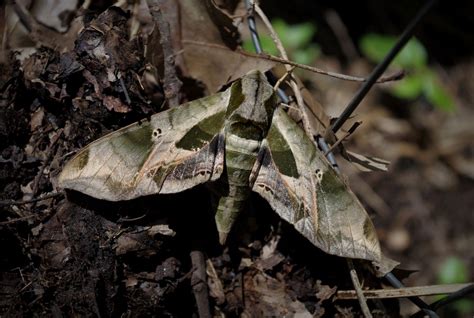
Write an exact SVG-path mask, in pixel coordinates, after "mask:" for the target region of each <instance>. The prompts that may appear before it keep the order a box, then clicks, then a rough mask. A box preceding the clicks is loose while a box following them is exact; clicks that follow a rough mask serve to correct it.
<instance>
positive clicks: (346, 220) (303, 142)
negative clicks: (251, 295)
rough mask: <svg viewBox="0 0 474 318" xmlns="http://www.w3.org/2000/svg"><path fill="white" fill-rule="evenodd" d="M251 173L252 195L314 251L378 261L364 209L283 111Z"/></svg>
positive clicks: (376, 245)
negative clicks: (272, 210)
mask: <svg viewBox="0 0 474 318" xmlns="http://www.w3.org/2000/svg"><path fill="white" fill-rule="evenodd" d="M253 171H254V175H253V176H251V182H252V181H253V180H255V182H254V184H253V191H255V192H257V193H259V194H260V195H261V196H262V197H263V198H264V199H265V200H267V201H268V203H269V204H270V206H271V207H272V208H273V209H274V210H275V211H276V212H277V213H278V214H279V215H280V216H281V217H282V218H283V219H285V220H286V221H288V222H289V223H291V224H293V225H294V226H295V228H296V229H297V230H298V231H299V232H300V233H302V234H303V235H304V236H305V237H306V238H308V239H309V240H310V241H311V242H312V243H313V244H315V245H316V246H317V247H319V248H320V249H322V250H323V251H325V252H327V253H329V254H334V255H338V256H342V257H349V258H360V259H366V260H380V258H381V252H380V247H379V242H378V239H377V237H376V234H375V229H374V226H373V224H372V222H371V220H370V218H369V216H368V215H367V213H366V211H365V209H364V208H363V207H362V205H361V203H360V202H359V201H358V200H357V198H356V196H355V195H354V194H353V193H352V192H351V191H350V189H349V188H348V187H347V186H346V184H345V183H344V181H343V180H341V178H340V177H339V176H338V175H337V174H336V173H335V172H334V170H333V169H332V168H330V165H329V163H328V162H327V161H326V158H325V157H324V155H323V154H322V153H321V152H320V151H319V150H318V149H317V148H316V147H315V145H314V143H313V142H312V141H311V140H310V139H309V137H308V136H307V135H306V134H305V133H304V131H303V130H302V129H301V128H300V127H299V126H298V125H297V124H296V123H295V122H294V121H292V120H291V119H290V118H289V117H288V115H287V114H286V113H285V112H284V111H283V110H282V109H281V108H279V109H277V110H276V111H275V113H274V116H273V121H272V125H271V127H270V130H269V133H268V136H267V138H266V140H264V142H263V144H262V149H261V153H260V157H259V160H258V161H257V163H256V166H255V167H254V169H253Z"/></svg>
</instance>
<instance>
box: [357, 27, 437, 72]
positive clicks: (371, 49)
mask: <svg viewBox="0 0 474 318" xmlns="http://www.w3.org/2000/svg"><path fill="white" fill-rule="evenodd" d="M396 41H397V38H396V37H394V36H390V35H380V34H374V33H370V34H367V35H365V36H364V37H362V39H361V41H360V44H359V47H360V49H361V51H362V53H363V54H364V55H365V56H366V57H367V58H368V59H370V60H372V61H373V62H376V63H378V62H380V61H382V59H383V58H384V57H385V55H387V53H388V52H389V51H390V49H391V48H392V47H393V46H394V45H395V43H396ZM427 60H428V55H427V53H426V50H425V48H424V46H423V45H422V44H421V43H420V42H419V41H418V40H417V39H414V38H413V39H411V40H410V41H408V43H407V44H406V45H405V47H404V48H403V49H402V50H401V51H400V53H399V54H398V55H397V57H396V58H395V60H394V61H393V62H392V63H393V65H396V66H399V67H404V68H410V69H413V68H415V69H416V68H423V67H424V66H426V64H427Z"/></svg>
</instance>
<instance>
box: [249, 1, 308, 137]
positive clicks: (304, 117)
mask: <svg viewBox="0 0 474 318" xmlns="http://www.w3.org/2000/svg"><path fill="white" fill-rule="evenodd" d="M254 10H255V12H256V13H257V14H258V16H259V17H260V19H262V21H263V23H264V24H265V27H266V28H267V29H268V31H269V32H270V36H271V38H272V39H273V42H275V45H276V47H277V49H278V52H280V55H281V56H282V57H283V58H284V59H285V60H288V54H287V53H286V50H285V47H284V46H283V43H281V40H280V38H279V37H278V34H277V33H276V31H275V29H273V26H272V24H271V22H270V20H268V18H267V16H266V15H265V13H264V12H263V11H262V9H261V8H260V6H259V5H258V4H257V3H255V4H254ZM285 68H286V71H287V72H288V73H290V74H291V72H292V70H293V69H294V66H291V65H288V64H285ZM290 85H291V89H292V90H293V92H294V94H295V98H296V103H297V105H298V107H299V109H300V110H301V112H300V114H301V119H302V122H303V128H304V129H305V131H306V134H307V135H308V136H311V126H310V124H309V119H308V115H307V114H306V112H305V111H304V109H305V107H304V100H303V96H302V95H301V91H300V89H299V87H298V84H297V83H296V81H295V80H294V79H293V78H291V79H290Z"/></svg>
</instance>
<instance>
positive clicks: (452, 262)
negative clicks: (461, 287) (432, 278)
mask: <svg viewBox="0 0 474 318" xmlns="http://www.w3.org/2000/svg"><path fill="white" fill-rule="evenodd" d="M468 280H469V270H468V268H467V265H466V264H465V263H464V262H463V261H462V260H460V259H459V258H457V257H449V258H448V259H446V260H445V261H444V263H443V264H441V267H440V269H439V271H438V283H439V284H459V283H465V282H467V281H468Z"/></svg>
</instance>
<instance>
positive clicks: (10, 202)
mask: <svg viewBox="0 0 474 318" xmlns="http://www.w3.org/2000/svg"><path fill="white" fill-rule="evenodd" d="M60 195H63V194H62V193H61V192H54V193H50V194H46V195H44V196H42V197H39V198H34V199H31V200H25V201H13V200H3V201H0V207H2V206H10V205H25V204H29V203H35V202H38V201H44V200H47V199H50V198H54V197H57V196H60Z"/></svg>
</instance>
